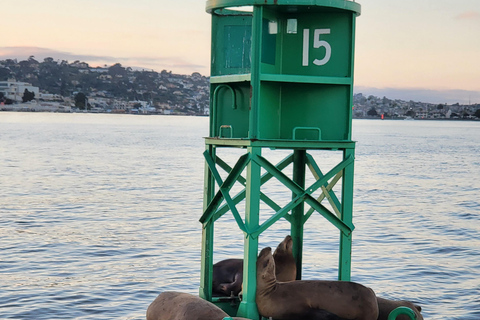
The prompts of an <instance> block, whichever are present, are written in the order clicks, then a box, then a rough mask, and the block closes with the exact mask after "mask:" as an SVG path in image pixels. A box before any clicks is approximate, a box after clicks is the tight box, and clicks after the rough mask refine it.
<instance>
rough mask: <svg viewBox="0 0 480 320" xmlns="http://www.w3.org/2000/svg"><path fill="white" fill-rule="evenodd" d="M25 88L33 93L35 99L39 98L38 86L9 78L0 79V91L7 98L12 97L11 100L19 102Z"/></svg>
mask: <svg viewBox="0 0 480 320" xmlns="http://www.w3.org/2000/svg"><path fill="white" fill-rule="evenodd" d="M25 89H27V90H28V91H30V92H33V93H35V99H38V98H39V89H38V87H34V86H32V85H31V84H30V83H26V82H16V81H10V80H8V81H0V92H2V93H3V94H4V96H5V97H6V98H7V99H12V100H13V101H20V102H21V101H22V97H23V94H24V93H25Z"/></svg>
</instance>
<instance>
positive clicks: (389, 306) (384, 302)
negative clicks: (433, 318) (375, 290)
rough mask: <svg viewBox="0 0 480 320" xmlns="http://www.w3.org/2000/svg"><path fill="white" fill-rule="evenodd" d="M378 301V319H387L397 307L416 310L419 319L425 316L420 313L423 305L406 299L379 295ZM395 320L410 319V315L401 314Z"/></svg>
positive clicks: (421, 319)
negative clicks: (380, 296)
mask: <svg viewBox="0 0 480 320" xmlns="http://www.w3.org/2000/svg"><path fill="white" fill-rule="evenodd" d="M377 302H378V319H377V320H387V319H388V315H389V314H390V312H392V311H393V310H394V309H395V308H397V307H408V308H410V309H412V310H413V312H415V315H416V316H417V320H423V316H422V314H421V313H420V311H422V307H420V306H419V305H416V304H413V303H412V302H410V301H406V300H388V299H383V298H379V297H377ZM395 320H410V317H408V316H407V315H404V314H401V315H399V316H398V317H397V319H395Z"/></svg>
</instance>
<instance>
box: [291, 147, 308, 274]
mask: <svg viewBox="0 0 480 320" xmlns="http://www.w3.org/2000/svg"><path fill="white" fill-rule="evenodd" d="M306 154H307V152H306V151H305V150H295V151H294V153H293V181H294V182H295V183H297V184H298V185H299V186H300V187H301V188H302V189H305V165H306V161H307V157H306ZM292 196H293V198H295V197H296V196H297V194H295V193H293V195H292ZM304 207H305V203H304V202H301V203H300V204H299V205H297V206H296V207H295V208H294V209H293V210H292V222H291V235H292V239H293V256H294V257H295V261H296V263H297V278H296V279H297V280H300V279H302V257H303V214H304Z"/></svg>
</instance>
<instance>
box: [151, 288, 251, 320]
mask: <svg viewBox="0 0 480 320" xmlns="http://www.w3.org/2000/svg"><path fill="white" fill-rule="evenodd" d="M224 317H228V314H227V313H226V312H225V311H223V310H222V309H220V308H219V307H217V306H216V305H214V304H213V303H211V302H208V301H206V300H204V299H202V298H200V297H197V296H194V295H191V294H188V293H183V292H174V291H165V292H162V293H161V294H159V295H158V297H157V298H156V299H155V300H154V301H153V302H152V303H151V304H150V305H149V306H148V308H147V320H222V319H223V318H224ZM233 319H236V320H242V319H243V320H249V319H245V318H238V317H233Z"/></svg>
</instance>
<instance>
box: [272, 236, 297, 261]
mask: <svg viewBox="0 0 480 320" xmlns="http://www.w3.org/2000/svg"><path fill="white" fill-rule="evenodd" d="M292 249H293V239H292V237H291V236H290V235H288V236H286V237H285V239H283V241H282V242H280V243H279V244H278V247H277V249H275V252H274V253H273V257H275V256H277V255H293V253H292Z"/></svg>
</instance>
